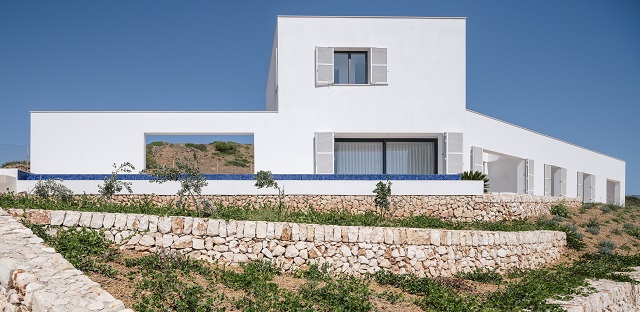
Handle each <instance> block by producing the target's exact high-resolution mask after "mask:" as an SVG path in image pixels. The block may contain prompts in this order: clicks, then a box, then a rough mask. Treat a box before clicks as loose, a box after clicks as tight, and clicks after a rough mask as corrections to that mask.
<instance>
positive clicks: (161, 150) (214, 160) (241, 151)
mask: <svg viewBox="0 0 640 312" xmlns="http://www.w3.org/2000/svg"><path fill="white" fill-rule="evenodd" d="M176 158H181V159H186V160H188V161H193V162H195V164H196V165H197V166H198V167H199V168H200V170H201V171H202V173H213V174H215V173H236V174H237V173H253V163H254V162H253V144H241V143H235V142H220V141H216V142H211V143H209V144H194V143H167V142H152V143H149V144H147V161H146V163H147V168H146V169H154V168H158V167H160V166H167V167H171V166H173V162H174V159H176Z"/></svg>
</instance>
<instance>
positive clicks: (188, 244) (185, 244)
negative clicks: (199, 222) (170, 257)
mask: <svg viewBox="0 0 640 312" xmlns="http://www.w3.org/2000/svg"><path fill="white" fill-rule="evenodd" d="M192 247H193V236H191V235H184V236H181V237H178V239H177V240H175V241H174V242H173V244H172V245H171V248H176V249H184V248H192Z"/></svg>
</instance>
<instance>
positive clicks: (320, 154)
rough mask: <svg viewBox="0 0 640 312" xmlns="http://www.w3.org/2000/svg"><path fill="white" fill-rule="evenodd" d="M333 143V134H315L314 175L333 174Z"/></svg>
mask: <svg viewBox="0 0 640 312" xmlns="http://www.w3.org/2000/svg"><path fill="white" fill-rule="evenodd" d="M333 142H334V138H333V132H316V137H315V150H316V155H315V156H316V157H315V161H316V163H315V171H316V173H328V174H333Z"/></svg>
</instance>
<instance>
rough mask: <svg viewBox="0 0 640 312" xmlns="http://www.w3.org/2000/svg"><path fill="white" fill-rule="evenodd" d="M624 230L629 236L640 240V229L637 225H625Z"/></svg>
mask: <svg viewBox="0 0 640 312" xmlns="http://www.w3.org/2000/svg"><path fill="white" fill-rule="evenodd" d="M622 230H623V231H624V232H625V233H627V234H628V235H629V236H632V237H635V238H637V239H640V227H639V226H637V225H635V224H631V223H625V224H624V225H623V226H622Z"/></svg>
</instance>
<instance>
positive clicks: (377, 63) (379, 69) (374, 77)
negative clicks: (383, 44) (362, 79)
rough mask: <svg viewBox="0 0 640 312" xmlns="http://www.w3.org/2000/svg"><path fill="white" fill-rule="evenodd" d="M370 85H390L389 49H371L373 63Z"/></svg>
mask: <svg viewBox="0 0 640 312" xmlns="http://www.w3.org/2000/svg"><path fill="white" fill-rule="evenodd" d="M370 64H371V66H370V73H371V79H370V83H371V84H372V85H386V84H388V83H389V81H388V80H387V49H386V48H371V62H370Z"/></svg>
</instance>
